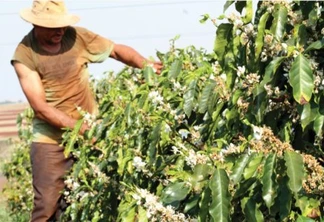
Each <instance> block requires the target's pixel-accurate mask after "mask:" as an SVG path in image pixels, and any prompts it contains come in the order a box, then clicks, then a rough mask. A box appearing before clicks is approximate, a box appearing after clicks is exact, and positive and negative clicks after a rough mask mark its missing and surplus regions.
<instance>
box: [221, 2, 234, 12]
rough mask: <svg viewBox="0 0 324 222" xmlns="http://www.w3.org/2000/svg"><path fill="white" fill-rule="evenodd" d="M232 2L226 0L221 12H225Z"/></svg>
mask: <svg viewBox="0 0 324 222" xmlns="http://www.w3.org/2000/svg"><path fill="white" fill-rule="evenodd" d="M234 2H235V1H234V0H227V1H226V3H225V5H224V8H223V12H225V11H226V10H227V9H228V8H229V7H230V6H231V5H232V4H233V3H234Z"/></svg>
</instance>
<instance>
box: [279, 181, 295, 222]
mask: <svg viewBox="0 0 324 222" xmlns="http://www.w3.org/2000/svg"><path fill="white" fill-rule="evenodd" d="M288 180H289V179H288V177H287V176H285V177H284V178H283V180H282V181H281V182H280V183H279V206H280V208H279V213H280V221H284V220H285V218H286V217H288V216H289V213H290V212H291V205H292V195H291V191H290V189H289V187H288Z"/></svg>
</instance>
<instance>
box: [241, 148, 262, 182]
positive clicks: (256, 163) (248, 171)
mask: <svg viewBox="0 0 324 222" xmlns="http://www.w3.org/2000/svg"><path fill="white" fill-rule="evenodd" d="M262 160H263V155H262V154H257V153H254V154H252V156H251V160H250V162H249V164H248V165H247V166H246V167H245V169H244V173H243V176H244V179H246V180H247V179H249V178H251V177H254V176H256V174H257V173H258V171H257V170H258V168H259V167H260V165H261V162H262Z"/></svg>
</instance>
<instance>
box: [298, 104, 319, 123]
mask: <svg viewBox="0 0 324 222" xmlns="http://www.w3.org/2000/svg"><path fill="white" fill-rule="evenodd" d="M317 115H318V106H317V105H316V104H314V103H312V102H310V103H307V104H305V105H304V106H303V111H302V113H301V116H300V119H301V124H302V127H303V129H305V128H306V127H307V126H308V125H309V124H310V123H311V122H313V121H314V119H315V118H317Z"/></svg>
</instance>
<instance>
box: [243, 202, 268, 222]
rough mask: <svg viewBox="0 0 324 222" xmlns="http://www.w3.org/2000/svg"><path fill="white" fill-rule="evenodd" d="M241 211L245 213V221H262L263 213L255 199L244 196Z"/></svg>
mask: <svg viewBox="0 0 324 222" xmlns="http://www.w3.org/2000/svg"><path fill="white" fill-rule="evenodd" d="M242 205H243V207H242V208H243V212H244V214H245V218H246V221H249V222H262V221H264V217H263V214H262V212H261V210H260V209H259V207H258V205H257V204H256V202H255V200H253V199H252V198H251V197H249V198H244V199H243V200H242Z"/></svg>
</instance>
